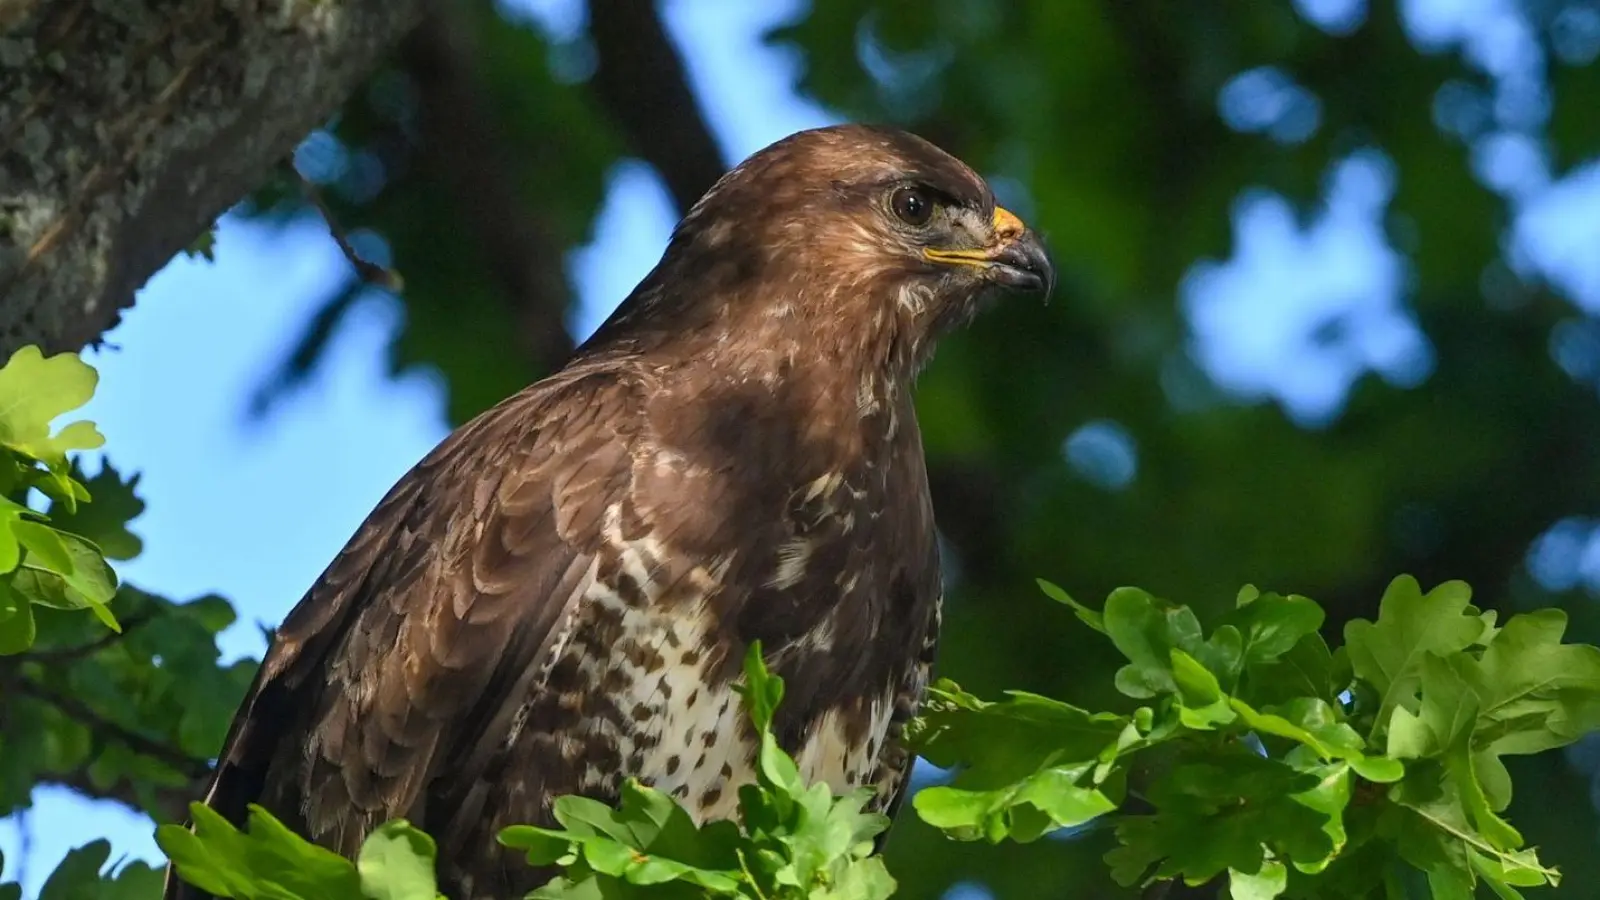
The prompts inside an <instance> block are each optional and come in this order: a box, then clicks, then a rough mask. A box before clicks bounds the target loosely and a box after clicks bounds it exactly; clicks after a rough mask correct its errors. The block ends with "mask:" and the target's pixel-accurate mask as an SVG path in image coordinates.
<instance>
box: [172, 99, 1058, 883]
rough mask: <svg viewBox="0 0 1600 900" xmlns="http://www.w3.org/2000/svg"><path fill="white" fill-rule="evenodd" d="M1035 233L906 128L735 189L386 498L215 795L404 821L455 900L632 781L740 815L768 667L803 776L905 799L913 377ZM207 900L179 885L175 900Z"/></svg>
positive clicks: (1040, 255)
mask: <svg viewBox="0 0 1600 900" xmlns="http://www.w3.org/2000/svg"><path fill="white" fill-rule="evenodd" d="M1050 279H1051V271H1050V266H1049V263H1048V262H1047V260H1046V258H1045V255H1044V252H1043V250H1042V248H1041V246H1040V244H1039V242H1038V241H1037V239H1036V238H1035V237H1034V236H1033V235H1032V233H1031V232H1028V231H1027V229H1026V228H1024V227H1023V225H1022V223H1021V222H1019V221H1018V220H1017V219H1016V218H1015V217H1014V216H1012V215H1011V214H1010V213H1008V212H1005V211H1004V210H1001V209H997V208H996V207H995V205H994V199H993V195H992V194H991V192H990V191H989V189H988V187H987V186H986V185H985V184H984V182H983V180H982V179H980V178H979V177H978V176H977V175H976V174H974V173H973V172H972V171H971V170H970V169H969V168H967V167H966V166H965V165H963V164H961V163H960V162H958V161H957V160H955V159H954V158H952V157H950V156H948V155H946V154H945V153H943V152H942V151H940V150H938V149H936V148H935V147H933V146H932V145H931V144H928V143H926V142H925V141H922V140H921V139H919V138H916V137H913V136H911V135H909V134H906V133H904V132H899V131H895V130H891V129H881V128H870V127H865V126H855V125H851V126H841V127H835V128H824V129H818V130H813V131H807V132H801V133H799V134H796V135H793V136H791V137H789V138H787V139H785V140H782V141H780V142H778V143H776V144H774V145H772V146H771V147H768V148H766V149H765V150H763V151H761V152H759V153H757V154H756V155H754V156H752V157H751V158H750V159H749V160H747V161H746V162H745V163H743V164H742V165H740V166H739V167H738V168H736V169H734V170H733V171H731V172H729V173H728V174H727V175H726V176H724V177H723V178H722V179H721V180H720V181H719V182H718V183H717V184H716V185H715V186H714V187H713V188H712V189H711V190H710V191H709V192H708V193H707V194H706V196H705V197H704V198H702V199H701V201H700V202H699V203H697V204H696V205H695V207H694V208H693V209H692V210H690V212H689V213H688V215H687V216H685V217H684V220H683V221H682V222H681V223H680V224H679V226H678V228H677V229H676V230H675V231H674V233H673V236H672V240H671V242H670V244H669V246H668V247H667V250H666V253H665V254H664V256H663V258H662V260H661V261H660V263H659V264H658V265H657V266H656V268H655V269H654V270H653V271H652V272H651V273H650V274H649V276H647V277H646V278H645V279H644V281H643V282H642V283H640V285H639V286H638V287H637V288H636V289H635V290H634V292H633V293H632V294H631V295H630V296H629V297H628V298H627V299H626V300H625V301H624V302H623V304H622V305H621V307H620V308H619V309H618V311H617V312H616V314H614V315H613V316H612V317H611V319H610V320H609V321H608V322H607V323H606V324H605V325H604V326H602V328H601V329H600V330H599V331H598V333H596V334H595V335H594V337H593V338H592V339H591V340H589V341H588V342H587V343H586V344H585V345H584V346H583V347H582V348H581V349H580V350H579V352H578V353H577V355H576V357H575V358H574V360H573V361H572V362H571V363H570V364H569V365H568V366H566V367H565V368H564V369H562V370H561V371H560V372H558V373H556V374H555V375H553V376H551V377H549V378H547V379H545V380H543V381H541V382H539V383H537V384H534V385H532V386H531V387H529V388H527V389H525V390H523V391H522V392H521V393H519V394H517V395H515V396H513V397H511V398H510V399H508V400H506V401H505V402H503V403H501V404H500V405H498V406H496V407H495V408H493V409H491V410H489V411H488V412H486V413H484V414H482V415H481V416H479V417H478V418H476V419H474V420H473V421H471V422H469V423H467V424H466V425H464V426H462V427H461V428H460V429H459V430H457V431H456V432H455V433H454V434H452V435H451V436H450V437H449V438H447V439H446V440H445V441H444V442H443V443H441V444H440V445H439V447H438V448H436V449H435V450H434V451H433V452H432V453H430V454H429V455H428V456H427V457H426V458H425V459H423V460H422V461H421V462H420V463H418V464H417V466H416V467H415V468H414V469H413V470H412V471H411V472H409V473H408V474H407V475H406V476H405V477H403V478H402V479H401V480H400V481H399V483H397V484H396V485H395V486H394V488H393V489H392V490H391V491H390V492H389V494H388V495H387V496H386V497H385V498H384V499H383V501H382V502H381V503H380V504H379V505H378V507H377V509H375V510H374V511H373V512H372V514H371V515H370V516H369V517H368V518H367V520H366V522H365V523H364V524H363V525H362V526H361V528H360V530H359V531H357V532H356V534H355V536H354V537H352V538H351V540H350V542H349V544H348V545H346V546H345V548H344V549H343V550H342V551H341V552H340V553H339V555H338V556H337V557H336V558H335V559H334V560H333V562H332V563H331V564H330V565H329V567H328V569H327V570H326V571H325V572H324V573H323V575H322V576H321V578H319V579H318V581H317V582H316V584H314V585H313V586H312V587H311V590H310V591H309V592H308V593H307V594H306V596H305V597H304V598H303V599H302V600H301V601H300V603H299V605H297V606H296V607H295V608H294V610H293V611H292V612H290V614H289V616H288V617H287V619H285V621H284V622H283V624H282V626H281V627H280V628H279V629H278V632H277V635H276V638H275V640H274V642H273V644H272V647H271V649H270V651H269V652H268V653H267V656H266V659H265V660H264V661H263V663H262V666H261V672H260V674H259V675H258V677H257V679H256V683H255V685H254V686H253V688H252V689H251V691H250V694H249V696H248V698H247V699H246V701H245V703H244V705H243V707H242V708H241V709H240V711H239V714H238V716H237V717H236V719H235V721H234V723H233V727H232V729H231V731H230V732H229V734H228V738H227V742H226V746H225V747H224V748H223V751H222V753H221V755H220V758H219V763H218V768H217V772H216V776H215V779H214V782H213V785H212V788H211V790H210V792H209V793H208V795H207V798H206V802H207V803H208V804H209V805H210V806H212V807H213V808H214V809H216V810H218V811H219V812H221V813H222V814H223V815H224V816H226V817H227V818H229V819H230V820H233V821H235V822H242V821H243V818H244V815H245V808H246V805H247V804H249V803H260V804H262V805H263V806H265V807H266V808H267V809H269V810H271V811H272V812H273V813H274V814H275V815H277V816H279V817H280V818H282V819H283V820H284V821H286V822H287V823H288V824H289V825H290V826H291V827H294V828H295V829H297V830H299V831H300V832H302V833H304V834H306V835H308V836H309V837H311V838H312V839H314V840H316V841H318V842H319V843H322V844H324V845H326V846H328V847H331V848H333V849H335V850H337V851H340V852H342V853H346V854H350V853H353V852H354V851H355V850H356V849H357V847H358V846H359V845H360V842H361V840H362V838H363V837H364V836H365V835H366V834H367V832H368V831H369V830H370V829H372V828H373V827H374V826H376V825H378V824H380V823H381V822H383V821H384V820H386V819H389V818H392V817H396V816H404V817H406V818H409V819H410V820H411V821H413V822H415V823H417V824H419V825H420V826H422V827H424V828H425V829H427V830H428V831H429V832H430V833H432V834H433V835H434V836H435V837H436V838H437V839H438V841H439V848H440V875H441V883H442V886H443V888H444V890H445V891H446V893H447V895H448V896H450V897H452V898H455V900H478V898H497V900H503V898H511V897H518V896H521V895H522V893H523V892H525V891H527V890H530V889H532V888H533V887H536V886H537V885H538V884H540V883H542V881H543V878H545V877H548V876H547V874H545V873H538V872H535V871H533V870H532V869H530V868H528V867H527V866H525V865H524V864H523V863H522V862H521V861H520V860H519V859H517V858H516V857H515V855H514V854H511V853H509V852H507V851H504V850H503V849H499V848H497V846H496V844H495V841H494V835H495V833H496V832H497V831H498V830H499V829H501V828H502V827H504V826H506V825H510V824H514V823H520V822H548V821H549V818H548V814H549V809H550V803H551V801H552V799H553V798H555V797H557V796H560V795H562V794H567V793H584V794H587V795H590V796H594V797H597V798H600V799H605V800H610V799H613V798H614V797H615V792H616V790H617V787H618V785H619V783H620V781H621V780H622V779H623V778H625V777H628V776H637V777H640V778H642V779H644V780H646V781H649V782H651V783H654V784H656V785H657V786H658V787H661V788H662V789H664V790H670V791H672V792H673V793H674V794H676V795H677V796H679V797H681V798H683V799H684V801H685V802H686V803H687V804H688V805H689V806H690V808H691V809H692V810H695V811H696V813H697V814H699V815H701V816H710V815H727V814H729V813H730V812H731V811H732V810H733V809H734V805H735V797H736V793H737V787H738V785H739V784H740V783H741V782H742V781H744V780H745V779H747V778H749V777H750V767H751V762H752V758H753V751H754V745H753V743H752V741H751V733H750V728H749V726H748V724H747V722H746V720H745V718H744V716H743V714H742V713H741V711H740V709H739V705H738V702H737V698H736V695H735V694H734V693H733V692H732V691H731V689H730V684H731V683H732V682H733V681H734V680H735V679H736V678H737V676H738V672H739V663H740V660H741V658H742V656H743V653H744V649H745V647H746V646H747V645H748V644H749V642H751V641H754V640H757V639H759V640H761V641H762V643H763V646H764V648H765V649H766V651H767V653H768V664H769V665H770V666H771V667H772V668H773V669H774V670H775V671H777V672H778V673H779V674H781V675H782V676H784V677H785V679H787V682H788V688H789V690H788V692H787V695H786V698H785V701H784V703H783V705H782V707H781V708H780V710H779V712H778V717H777V722H776V728H777V731H778V734H779V738H780V741H781V742H782V744H783V745H784V747H785V748H786V749H787V750H788V751H789V752H791V753H793V754H795V756H796V757H797V759H798V761H799V762H800V765H801V767H802V771H803V772H804V773H805V774H806V775H807V777H809V778H811V779H813V780H821V781H825V782H827V783H828V784H830V785H831V786H832V787H833V788H834V789H835V790H836V791H841V792H842V791H844V790H846V789H848V788H851V787H853V786H856V785H860V784H868V785H873V786H875V787H876V788H877V803H878V806H879V807H880V808H883V809H886V810H888V811H890V812H892V811H893V810H894V809H895V808H896V807H897V806H898V803H899V798H900V796H901V792H902V789H903V783H904V779H905V776H906V774H907V771H908V770H909V763H910V760H909V758H908V754H907V753H906V751H905V749H904V748H903V746H902V745H901V740H900V737H901V731H902V729H903V727H904V725H905V723H906V721H907V720H908V719H909V717H910V716H911V715H912V714H913V713H914V711H915V709H916V707H917V705H918V703H919V702H920V701H921V698H922V694H923V690H924V686H925V685H926V683H927V679H928V671H929V666H930V665H931V663H932V659H933V650H934V645H935V641H936V638H937V633H938V624H939V603H940V581H939V560H938V549H937V547H936V543H935V532H934V522H933V511H932V507H931V504H930V502H929V499H928V488H927V476H926V472H925V469H924V459H923V452H922V444H921V437H920V435H919V433H918V430H917V422H916V417H915V415H914V412H913V407H912V399H911V393H910V391H911V385H912V382H913V380H914V378H915V376H916V373H917V371H918V370H919V368H920V367H921V366H922V365H923V363H924V362H925V361H926V360H927V358H928V356H929V354H930V353H931V352H932V349H933V345H934V343H935V341H936V339H937V338H938V337H939V336H940V335H941V334H943V333H945V332H947V331H949V330H950V329H951V328H953V327H955V326H957V325H959V324H961V323H963V322H965V321H967V320H968V319H969V318H970V317H971V316H972V315H973V313H974V312H975V311H976V310H977V309H978V307H979V306H980V305H981V303H982V301H983V300H984V299H985V298H987V297H989V296H990V295H992V294H994V293H996V291H997V290H999V289H1006V288H1010V289H1020V290H1025V291H1041V290H1044V291H1047V290H1048V289H1049V281H1050ZM199 896H201V895H200V894H198V893H197V892H193V891H192V890H191V889H187V888H184V887H182V886H180V884H179V883H178V882H177V880H176V879H175V878H169V884H168V888H167V897H168V898H183V900H190V898H194V897H199Z"/></svg>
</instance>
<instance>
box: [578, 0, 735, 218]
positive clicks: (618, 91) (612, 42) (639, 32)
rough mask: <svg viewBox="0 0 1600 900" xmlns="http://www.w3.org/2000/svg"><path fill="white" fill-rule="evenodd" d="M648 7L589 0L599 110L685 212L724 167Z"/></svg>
mask: <svg viewBox="0 0 1600 900" xmlns="http://www.w3.org/2000/svg"><path fill="white" fill-rule="evenodd" d="M656 6H657V4H655V3H640V2H637V0H589V4H588V7H589V36H590V37H591V38H592V39H593V40H594V46H595V54H596V56H597V57H598V64H597V66H596V68H595V73H594V78H593V80H592V81H591V82H590V83H591V85H592V86H593V87H594V91H595V95H596V96H597V97H598V98H599V100H600V103H601V105H603V106H604V107H605V109H606V112H607V113H609V114H610V115H611V118H612V119H614V120H615V121H616V123H617V125H618V127H620V128H621V129H622V131H623V133H624V134H625V135H627V138H628V141H629V143H630V144H631V145H632V146H633V149H634V152H636V153H637V154H638V155H639V156H640V157H641V158H642V159H644V161H645V162H647V163H649V164H650V165H652V166H654V167H655V170H656V171H657V172H658V173H660V175H661V180H662V181H664V182H666V184H667V189H668V191H670V192H671V193H672V197H673V199H674V200H675V201H677V204H678V211H679V212H680V213H683V212H687V211H688V210H689V207H691V206H693V205H694V202H695V201H696V200H699V199H700V195H701V194H704V193H705V192H706V190H707V189H708V188H710V187H711V185H712V184H714V183H715V182H716V180H717V179H718V178H720V177H722V173H723V172H724V171H726V169H727V163H726V161H724V160H723V158H722V152H721V151H720V150H719V149H718V148H717V142H716V139H715V138H714V137H713V136H712V134H711V128H710V126H708V125H707V124H706V119H705V114H704V113H703V112H702V111H701V109H700V103H699V101H698V100H696V99H695V95H694V90H693V89H692V88H690V86H689V74H688V71H687V70H686V69H685V68H684V65H683V59H682V57H680V56H679V55H678V49H677V47H675V46H674V45H673V43H672V39H671V37H670V36H669V35H668V34H667V30H666V28H665V26H663V25H662V22H661V16H660V13H659V12H658V11H657V9H656Z"/></svg>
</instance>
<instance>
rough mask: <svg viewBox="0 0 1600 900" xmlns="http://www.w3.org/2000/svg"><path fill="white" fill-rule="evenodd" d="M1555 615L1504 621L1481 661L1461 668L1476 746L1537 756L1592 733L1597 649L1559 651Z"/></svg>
mask: <svg viewBox="0 0 1600 900" xmlns="http://www.w3.org/2000/svg"><path fill="white" fill-rule="evenodd" d="M1566 627H1567V614H1566V613H1565V612H1563V611H1562V610H1559V609H1544V610H1539V611H1537V612H1531V613H1523V614H1521V615H1516V616H1512V617H1511V619H1510V620H1508V621H1507V622H1506V624H1505V626H1504V627H1503V628H1501V629H1500V630H1499V632H1498V633H1497V634H1496V635H1495V637H1494V639H1493V640H1492V641H1490V643H1489V645H1488V647H1487V648H1486V649H1485V650H1484V652H1483V656H1482V657H1481V658H1480V659H1478V660H1476V661H1471V660H1468V661H1467V662H1465V663H1464V668H1463V669H1462V675H1463V676H1464V677H1465V678H1466V679H1467V681H1468V682H1469V684H1470V685H1471V688H1472V690H1473V692H1474V693H1475V694H1476V695H1477V698H1478V703H1479V707H1480V710H1479V713H1478V715H1479V722H1478V724H1477V729H1478V734H1477V737H1476V743H1477V744H1478V745H1480V746H1483V747H1486V748H1488V749H1489V750H1492V751H1493V752H1494V753H1497V754H1499V753H1512V754H1525V753H1538V752H1541V751H1544V750H1549V749H1553V748H1556V747H1563V746H1566V745H1567V744H1570V743H1572V742H1573V741H1575V740H1577V739H1578V738H1580V737H1582V736H1583V735H1584V734H1586V733H1588V732H1591V731H1593V730H1595V729H1597V728H1600V648H1596V647H1591V646H1587V645H1582V644H1563V643H1561V637H1562V634H1563V633H1564V632H1565V631H1566Z"/></svg>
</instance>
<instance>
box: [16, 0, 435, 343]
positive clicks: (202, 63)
mask: <svg viewBox="0 0 1600 900" xmlns="http://www.w3.org/2000/svg"><path fill="white" fill-rule="evenodd" d="M421 7H422V0H394V2H389V0H258V2H254V3H248V4H238V3H223V2H220V0H195V2H185V0H151V2H148V3H134V4H126V3H122V4H103V3H92V2H89V0H55V2H49V3H37V4H27V3H24V4H21V5H20V6H19V7H17V8H15V9H13V8H11V7H9V6H8V13H7V15H6V17H5V18H4V20H3V21H0V358H3V357H4V356H6V355H9V354H10V352H11V351H13V350H15V349H16V348H17V347H18V346H21V345H22V344H26V343H37V344H40V345H42V346H43V347H44V348H45V349H46V350H47V351H59V350H71V349H77V348H79V347H82V346H83V345H85V344H90V343H93V342H95V341H96V340H97V339H98V338H99V336H100V334H101V333H103V332H104V331H105V330H106V329H108V328H110V327H111V326H112V325H114V324H115V322H116V319H117V316H118V314H119V312H120V311H121V310H122V309H125V308H127V307H129V306H131V305H132V304H133V298H134V293H135V292H136V291H137V290H138V289H139V288H140V287H141V286H142V285H143V284H144V282H145V281H146V279H148V278H149V277H150V276H151V275H152V274H153V273H154V272H155V271H156V270H157V269H159V268H160V267H161V266H162V265H164V264H165V263H166V262H167V261H168V260H169V259H171V258H172V256H173V255H174V254H176V253H177V252H178V251H179V250H181V249H182V248H184V247H185V246H187V245H189V244H190V243H192V242H193V241H194V239H195V238H196V237H197V236H198V235H200V234H202V233H203V232H204V231H205V229H206V228H207V227H209V226H210V224H211V223H212V222H213V221H214V220H215V219H216V218H217V216H219V215H220V214H222V213H223V212H224V211H225V210H226V209H227V208H228V207H229V206H231V205H232V204H233V203H234V202H236V201H237V200H238V199H239V198H241V197H243V196H244V195H245V194H246V193H248V192H249V191H250V190H251V189H252V188H254V187H255V186H256V185H258V184H259V183H260V182H261V181H262V180H263V179H264V178H265V176H266V174H267V172H268V171H269V170H270V169H271V167H272V166H273V165H274V164H275V163H276V162H278V161H279V160H280V159H282V158H283V157H284V156H286V155H287V154H289V153H290V152H291V151H292V150H293V149H294V147H295V145H296V144H297V143H298V142H299V141H300V140H301V139H302V138H303V137H304V136H305V135H306V134H307V133H308V132H309V131H311V129H312V128H314V127H315V126H316V125H317V124H318V123H319V122H321V121H323V120H324V119H325V118H327V116H328V115H329V114H331V113H332V112H334V110H335V109H337V108H338V106H339V104H340V102H341V101H343V100H344V99H345V97H346V96H348V95H349V94H350V93H351V91H352V90H354V89H355V88H356V87H357V86H358V85H359V84H360V83H361V81H362V79H364V78H365V77H366V76H367V74H368V73H369V72H371V71H372V69H373V68H374V67H375V65H376V64H377V62H378V61H379V60H380V59H381V58H382V56H383V55H384V54H385V53H386V52H387V51H389V50H390V49H391V48H392V47H394V46H395V45H396V44H398V43H399V41H400V39H401V38H402V37H403V36H404V35H405V34H406V32H408V31H410V30H411V28H412V27H413V25H414V24H415V23H416V22H417V21H418V19H419V18H420V15H421Z"/></svg>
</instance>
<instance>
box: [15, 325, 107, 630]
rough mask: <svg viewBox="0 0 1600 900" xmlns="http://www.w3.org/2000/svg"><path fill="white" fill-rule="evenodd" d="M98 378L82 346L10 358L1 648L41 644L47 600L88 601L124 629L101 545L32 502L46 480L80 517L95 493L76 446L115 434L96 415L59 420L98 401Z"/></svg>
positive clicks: (57, 605) (63, 603) (27, 351)
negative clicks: (75, 458)
mask: <svg viewBox="0 0 1600 900" xmlns="http://www.w3.org/2000/svg"><path fill="white" fill-rule="evenodd" d="M96 380H97V375H96V373H95V371H94V369H93V368H91V367H90V366H89V365H88V364H86V363H84V362H83V361H82V360H80V359H79V358H78V357H77V356H76V355H75V354H71V353H62V354H57V355H56V356H52V357H48V358H47V357H45V356H44V355H43V354H42V353H40V351H39V348H38V347H35V346H32V345H29V346H26V347H23V348H22V349H20V350H18V351H17V352H16V353H14V354H12V356H11V359H10V360H8V361H7V362H6V364H5V365H4V366H0V655H11V654H16V653H21V652H22V651H24V650H26V649H28V648H29V647H31V646H32V645H33V642H34V640H35V638H36V636H37V631H38V625H37V623H36V622H35V614H34V608H35V607H39V606H45V607H50V608H53V609H68V610H72V609H88V610H91V611H92V612H93V613H94V615H95V617H96V618H98V619H99V620H100V621H101V622H102V623H103V624H104V625H105V626H106V627H108V628H110V629H112V630H113V631H115V630H117V629H118V628H119V626H118V624H117V620H116V617H114V616H113V615H112V614H111V610H110V609H108V608H107V604H109V603H110V602H111V598H112V596H113V595H114V594H115V593H116V590H117V577H116V575H115V574H114V573H113V572H112V571H111V567H110V566H109V565H108V564H107V563H106V560H105V556H104V555H103V554H102V553H101V551H100V548H99V547H97V546H95V545H94V543H93V542H91V541H89V540H87V539H85V538H84V537H82V536H81V535H78V534H73V533H71V532H69V531H65V530H62V529H61V528H59V527H56V526H55V525H52V524H50V521H51V519H50V516H48V515H45V514H42V513H39V512H37V511H35V510H33V509H31V508H30V507H28V505H27V504H26V502H25V501H26V499H27V495H28V492H29V490H30V489H35V488H36V489H38V490H39V491H41V492H42V493H44V494H45V495H46V496H48V497H49V498H50V499H51V501H52V502H51V506H52V509H55V508H57V507H59V508H60V509H61V510H62V512H63V513H65V514H66V515H69V516H70V515H72V514H74V513H75V512H76V511H77V510H78V508H79V504H80V503H84V502H86V501H88V500H89V498H90V494H89V491H88V489H87V488H86V487H85V486H84V485H83V484H82V482H80V481H79V480H78V479H77V478H76V477H74V474H75V470H74V469H73V467H72V465H71V464H70V463H69V462H68V459H67V454H68V453H69V452H71V451H73V450H92V449H94V448H96V447H99V446H100V445H101V444H102V443H104V442H105V439H104V438H103V437H101V435H100V432H99V431H98V430H97V429H96V428H95V426H94V423H92V422H88V421H82V420H80V421H76V422H72V423H70V424H68V425H66V426H65V427H63V428H61V429H60V430H59V431H55V432H52V431H51V428H50V424H51V422H53V421H55V420H56V419H57V418H59V417H60V416H62V415H65V414H66V413H69V412H71V411H72V410H74V409H77V408H78V407H80V406H82V405H83V404H85V403H87V402H89V398H90V397H92V396H93V395H94V388H95V382H96ZM113 477H115V475H114V473H113ZM57 524H59V523H57Z"/></svg>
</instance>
